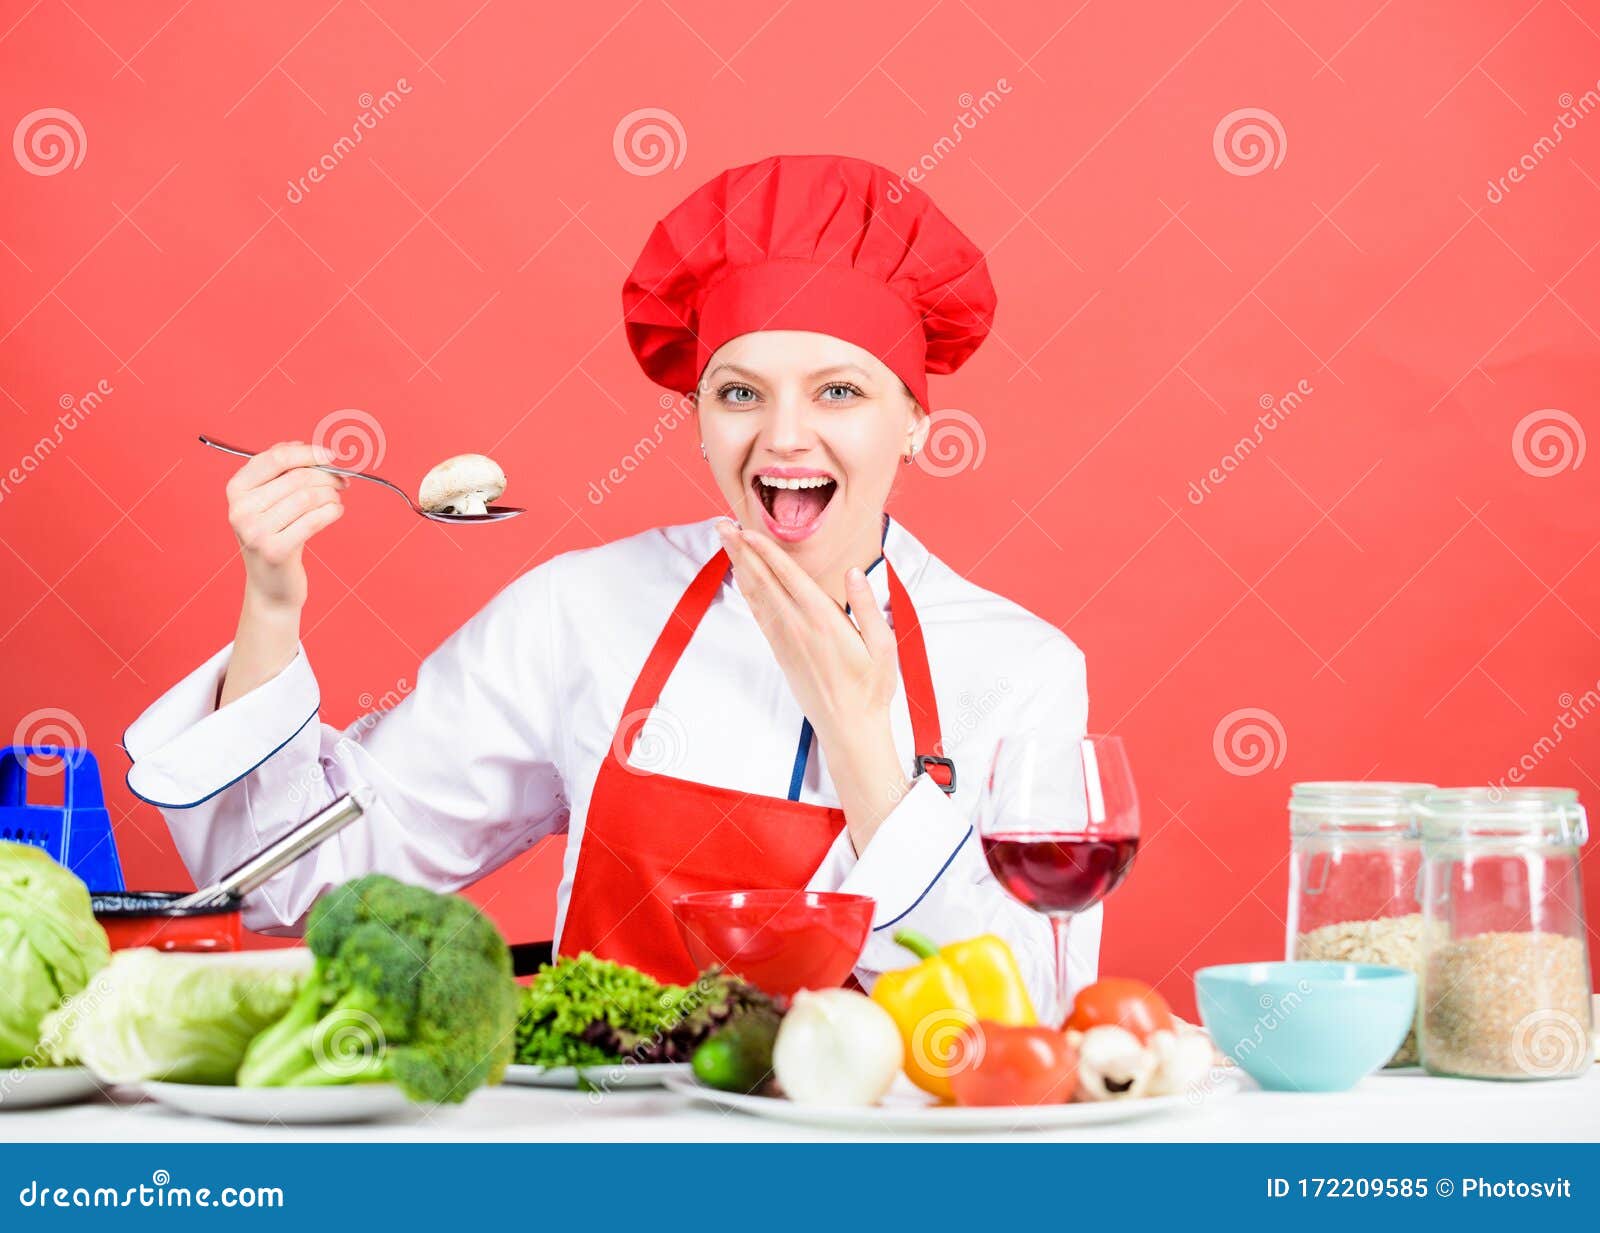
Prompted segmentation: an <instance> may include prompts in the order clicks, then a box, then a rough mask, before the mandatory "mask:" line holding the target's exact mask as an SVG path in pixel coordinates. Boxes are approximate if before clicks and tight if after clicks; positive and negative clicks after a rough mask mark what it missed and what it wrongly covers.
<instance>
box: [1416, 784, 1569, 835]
mask: <svg viewBox="0 0 1600 1233" xmlns="http://www.w3.org/2000/svg"><path fill="white" fill-rule="evenodd" d="M1417 812H1418V815H1419V816H1420V818H1421V821H1422V837H1423V838H1424V839H1425V840H1431V841H1433V842H1457V843H1459V842H1473V841H1486V842H1495V841H1501V842H1504V841H1506V840H1534V841H1538V842H1544V843H1551V844H1559V845H1562V846H1564V847H1579V846H1581V845H1582V844H1583V843H1584V842H1585V841H1586V840H1587V839H1588V838H1589V824H1588V819H1587V817H1586V816H1585V814H1584V809H1583V806H1582V805H1580V804H1579V803H1578V791H1577V789H1576V788H1436V789H1435V790H1434V791H1432V792H1429V793H1428V794H1427V795H1426V796H1425V797H1423V799H1422V802H1421V803H1420V804H1419V805H1418V807H1417Z"/></svg>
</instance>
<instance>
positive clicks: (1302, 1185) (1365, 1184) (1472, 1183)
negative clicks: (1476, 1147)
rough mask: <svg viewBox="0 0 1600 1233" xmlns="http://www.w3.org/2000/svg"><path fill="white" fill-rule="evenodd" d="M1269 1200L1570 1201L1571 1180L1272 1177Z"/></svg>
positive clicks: (1269, 1185) (1268, 1184)
mask: <svg viewBox="0 0 1600 1233" xmlns="http://www.w3.org/2000/svg"><path fill="white" fill-rule="evenodd" d="M1266 1189H1267V1198H1269V1199H1428V1198H1437V1199H1449V1198H1453V1197H1456V1196H1459V1197H1461V1198H1463V1199H1570V1198H1571V1197H1572V1179H1571V1178H1570V1177H1553V1178H1549V1179H1547V1180H1541V1181H1535V1182H1525V1181H1522V1180H1520V1179H1518V1178H1511V1177H1505V1178H1491V1177H1463V1178H1453V1177H1439V1178H1431V1177H1269V1178H1267V1180H1266Z"/></svg>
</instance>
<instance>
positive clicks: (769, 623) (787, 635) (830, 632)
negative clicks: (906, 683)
mask: <svg viewBox="0 0 1600 1233" xmlns="http://www.w3.org/2000/svg"><path fill="white" fill-rule="evenodd" d="M717 530H718V534H719V535H720V536H721V538H722V544H723V547H724V548H725V549H726V550H727V552H728V556H729V558H730V559H731V560H732V562H733V574H734V578H735V580H736V581H737V582H738V584H739V591H740V593H741V594H742V595H743V596H744V597H745V601H746V602H747V603H748V604H749V605H750V611H751V612H752V613H753V614H754V616H755V619H756V624H757V625H759V626H760V627H761V632H762V634H764V635H765V636H766V639H767V643H768V644H769V645H770V646H771V647H772V653H773V655H774V656H775V657H776V658H777V661H778V665H779V667H781V668H782V669H783V675H784V677H785V679H786V680H788V682H789V688H790V689H791V690H792V691H793V692H794V696H795V700H796V701H797V702H799V703H800V709H801V710H802V711H804V712H805V716H806V718H807V719H809V720H810V721H811V726H812V727H813V728H814V729H816V733H817V741H818V743H819V744H820V745H821V746H822V753H823V756H824V757H825V758H826V759H827V762H828V772H829V774H830V776H831V777H832V779H833V784H834V787H835V788H836V789H837V790H838V793H839V804H840V805H841V807H842V808H843V809H844V813H845V819H846V821H847V823H848V824H849V828H850V837H851V840H852V841H853V843H854V844H855V848H856V851H857V852H858V853H859V852H861V851H862V850H864V849H865V848H866V845H867V843H868V842H869V841H870V840H871V838H872V836H873V834H874V833H875V832H876V831H877V829H878V826H879V825H880V824H881V823H882V821H883V819H884V818H886V817H887V816H888V815H889V813H890V812H891V811H892V810H893V809H894V807H895V805H896V804H898V803H899V801H900V799H901V798H902V797H903V796H905V794H906V792H907V790H908V788H909V786H910V785H909V783H908V781H907V779H906V775H905V771H904V768H903V767H902V766H901V765H900V761H899V755H898V754H897V753H896V751H895V748H894V737H893V734H892V732H891V731H890V726H889V705H890V703H891V702H893V700H894V694H895V685H896V683H897V682H898V681H899V679H900V661H899V656H898V653H897V645H898V644H897V643H896V641H895V636H894V631H893V630H892V629H890V628H889V623H888V622H887V621H886V620H884V616H883V613H882V612H881V611H879V609H878V601H877V598H876V596H874V595H873V593H872V588H871V586H870V585H869V584H868V583H867V579H866V575H865V574H864V573H862V571H861V570H860V569H851V570H850V571H849V573H848V574H847V575H846V576H845V597H846V598H847V599H848V600H849V601H850V611H851V612H852V613H853V614H854V615H855V620H856V621H858V622H860V628H859V629H857V627H856V623H855V622H854V621H852V620H851V619H850V617H849V616H846V615H845V613H844V610H843V609H841V608H840V607H839V605H838V604H837V603H835V602H834V600H833V599H832V598H831V597H829V595H828V594H827V592H825V591H824V590H823V589H822V588H821V587H820V586H818V585H817V583H816V582H815V581H814V580H813V579H812V578H811V576H810V575H809V574H807V573H806V572H805V571H804V570H803V569H801V568H800V566H799V565H797V564H796V563H795V562H794V561H793V560H792V559H791V558H790V557H789V554H788V553H786V552H784V550H783V549H782V548H780V547H779V546H778V545H777V544H776V543H775V542H773V541H772V540H771V539H769V538H767V537H766V536H764V535H761V534H760V533H758V532H755V531H747V530H741V529H739V528H738V527H737V526H735V525H734V524H733V523H732V522H731V521H726V522H722V523H719V524H718V527H717Z"/></svg>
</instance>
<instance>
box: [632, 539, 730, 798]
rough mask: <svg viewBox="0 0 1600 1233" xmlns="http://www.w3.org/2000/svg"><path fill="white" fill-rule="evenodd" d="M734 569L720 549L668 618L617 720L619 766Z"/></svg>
mask: <svg viewBox="0 0 1600 1233" xmlns="http://www.w3.org/2000/svg"><path fill="white" fill-rule="evenodd" d="M732 566H733V562H732V561H730V560H728V554H727V553H726V552H724V551H723V550H722V549H720V548H719V549H717V554H716V555H715V556H714V557H712V558H711V559H710V560H709V561H707V562H706V563H705V565H703V566H702V567H701V569H700V572H699V573H698V574H696V575H695V577H694V581H693V582H691V583H690V584H689V586H688V589H687V590H685V591H684V593H683V596H682V597H681V598H680V599H679V600H678V605H677V607H675V608H674V609H673V610H672V615H671V616H669V617H668V618H667V623H666V625H665V626H663V627H662V630H661V633H660V635H658V636H657V638H656V644H655V646H653V647H651V648H650V654H649V656H648V658H646V659H645V661H644V667H643V669H641V670H640V672H639V677H638V679H637V680H636V681H634V683H633V692H632V693H630V694H629V695H628V702H627V705H626V706H624V707H623V708H622V718H621V719H619V720H618V721H617V732H616V735H615V736H613V737H612V738H611V754H610V756H611V758H612V759H613V760H614V761H615V762H616V763H617V764H618V765H619V766H626V765H627V762H628V759H629V758H630V757H631V756H632V754H633V745H634V742H635V741H637V740H638V739H639V733H640V732H642V731H643V730H644V723H643V720H644V718H646V717H648V715H649V713H650V712H651V711H653V710H654V709H655V705H656V703H657V702H659V701H660V700H661V691H662V690H663V689H665V688H666V685H667V678H668V677H670V676H671V675H672V671H673V669H674V668H676V667H677V666H678V660H679V659H681V658H682V657H683V649H684V648H685V647H686V646H688V645H689V639H690V638H692V637H694V631H695V630H696V629H698V628H699V627H700V622H701V620H702V619H703V618H704V617H705V615H706V610H707V609H709V608H710V607H711V601H712V600H713V599H715V598H716V595H717V589H718V588H719V587H721V586H722V580H723V579H724V578H725V577H727V575H728V570H729V569H730V568H732ZM632 715H638V716H640V720H641V722H639V723H638V724H637V725H636V726H635V727H634V729H633V731H632V732H628V731H627V730H626V729H627V725H628V718H629V716H632Z"/></svg>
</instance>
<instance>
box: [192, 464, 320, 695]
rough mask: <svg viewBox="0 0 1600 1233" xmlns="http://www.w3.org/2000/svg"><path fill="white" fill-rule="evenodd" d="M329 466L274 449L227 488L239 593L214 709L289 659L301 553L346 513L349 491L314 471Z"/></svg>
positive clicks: (299, 596)
mask: <svg viewBox="0 0 1600 1233" xmlns="http://www.w3.org/2000/svg"><path fill="white" fill-rule="evenodd" d="M332 461H333V458H332V456H331V455H330V454H329V453H328V451H327V450H325V449H323V448H322V447H321V446H319V445H308V444H306V443H305V442H304V441H280V442H278V444H277V445H274V446H273V447H272V448H271V449H269V450H263V451H262V452H261V453H259V454H257V455H256V456H255V457H254V458H251V459H250V460H249V461H247V462H246V463H245V464H244V466H242V467H240V468H239V469H238V471H236V472H234V475H233V478H232V479H230V480H229V481H228V489H227V491H228V525H229V526H231V527H232V528H233V533H234V535H235V536H236V537H237V538H238V540H239V551H240V553H241V554H242V555H243V556H244V572H245V587H244V604H243V606H242V607H241V608H240V611H239V629H238V632H237V633H235V634H234V638H233V653H232V654H231V655H230V656H229V658H228V667H227V671H226V674H225V675H224V677H223V681H222V688H221V689H220V690H218V692H217V705H218V706H219V707H220V706H226V705H227V704H228V703H230V702H232V701H233V700H234V699H235V698H239V697H242V696H243V695H244V694H247V693H249V692H250V691H251V690H252V689H255V688H256V687H257V686H258V685H261V684H263V683H264V682H266V681H269V680H271V679H272V678H273V677H274V676H276V675H277V674H278V673H279V672H281V671H283V669H284V668H285V667H286V666H287V665H288V664H289V662H290V661H291V660H293V659H294V657H295V653H296V651H297V650H298V648H299V644H300V612H301V610H302V609H303V608H304V607H305V603H306V570H305V566H304V564H302V562H301V559H300V558H301V550H302V549H303V548H304V547H305V544H306V541H307V540H308V539H310V538H311V537H312V536H313V535H315V534H316V533H317V532H318V531H320V530H322V528H323V527H325V526H328V525H329V524H330V523H332V522H334V521H336V520H337V519H338V517H339V515H340V514H342V513H344V503H343V502H342V501H341V500H340V498H339V494H340V493H341V492H343V491H344V489H345V487H346V486H347V485H348V484H349V483H350V481H349V480H347V479H345V478H344V477H343V476H342V475H330V474H329V473H328V472H326V471H319V470H317V467H316V464H318V463H324V464H326V463H331V462H332Z"/></svg>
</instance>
